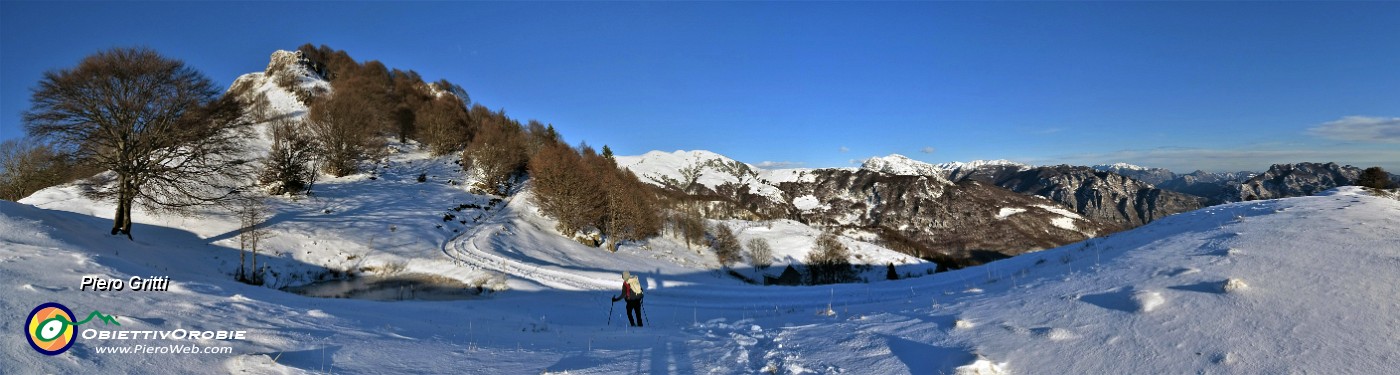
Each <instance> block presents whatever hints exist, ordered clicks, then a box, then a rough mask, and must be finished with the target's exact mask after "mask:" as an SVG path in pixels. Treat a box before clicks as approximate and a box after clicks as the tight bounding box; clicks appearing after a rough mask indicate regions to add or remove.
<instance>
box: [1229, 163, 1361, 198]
mask: <svg viewBox="0 0 1400 375" xmlns="http://www.w3.org/2000/svg"><path fill="white" fill-rule="evenodd" d="M1359 177H1361V168H1357V167H1353V166H1350V165H1346V166H1343V165H1337V163H1296V164H1274V165H1273V166H1270V167H1269V170H1268V171H1265V172H1264V173H1262V174H1260V175H1258V176H1254V177H1253V178H1250V179H1248V180H1246V181H1244V182H1241V183H1240V184H1238V185H1230V186H1228V187H1226V189H1225V192H1224V196H1223V197H1221V200H1223V201H1225V202H1238V201H1248V200H1254V199H1270V198H1286V197H1298V196H1308V195H1313V194H1316V193H1318V192H1321V191H1325V190H1328V189H1332V188H1335V187H1338V186H1347V185H1351V184H1352V183H1354V182H1355V181H1356V179H1357V178H1359Z"/></svg>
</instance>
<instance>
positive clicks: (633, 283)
mask: <svg viewBox="0 0 1400 375" xmlns="http://www.w3.org/2000/svg"><path fill="white" fill-rule="evenodd" d="M627 288H628V289H630V290H631V292H632V293H630V295H628V296H627V300H629V301H635V300H639V299H642V282H641V281H639V280H637V277H636V276H632V277H631V278H629V279H627Z"/></svg>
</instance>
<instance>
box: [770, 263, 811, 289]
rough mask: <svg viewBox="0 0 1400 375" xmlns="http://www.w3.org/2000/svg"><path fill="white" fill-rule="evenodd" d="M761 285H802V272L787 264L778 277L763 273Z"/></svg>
mask: <svg viewBox="0 0 1400 375" xmlns="http://www.w3.org/2000/svg"><path fill="white" fill-rule="evenodd" d="M763 285H802V273H801V272H798V271H797V268H793V266H792V265H791V264H789V265H788V266H787V268H784V269H783V274H782V275H778V277H773V276H768V275H766V274H765V275H763Z"/></svg>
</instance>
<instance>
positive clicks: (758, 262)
mask: <svg viewBox="0 0 1400 375" xmlns="http://www.w3.org/2000/svg"><path fill="white" fill-rule="evenodd" d="M749 263H750V264H753V266H754V267H757V268H758V269H766V268H768V267H769V266H772V265H773V247H772V246H770V245H768V240H765V239H762V238H752V239H749Z"/></svg>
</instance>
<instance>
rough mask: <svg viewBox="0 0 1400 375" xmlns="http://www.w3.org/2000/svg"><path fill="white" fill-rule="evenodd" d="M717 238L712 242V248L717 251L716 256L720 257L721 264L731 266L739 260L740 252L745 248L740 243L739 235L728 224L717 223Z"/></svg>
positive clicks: (715, 230)
mask: <svg viewBox="0 0 1400 375" xmlns="http://www.w3.org/2000/svg"><path fill="white" fill-rule="evenodd" d="M714 232H715V239H714V241H713V242H711V243H710V249H711V250H713V251H714V252H715V258H718V259H719V264H720V265H722V266H725V267H729V265H730V264H733V263H734V262H737V261H739V254H740V253H741V252H743V250H744V248H743V246H741V245H740V244H739V237H738V236H736V235H735V234H734V230H732V229H729V226H728V225H724V224H715V229H714Z"/></svg>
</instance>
